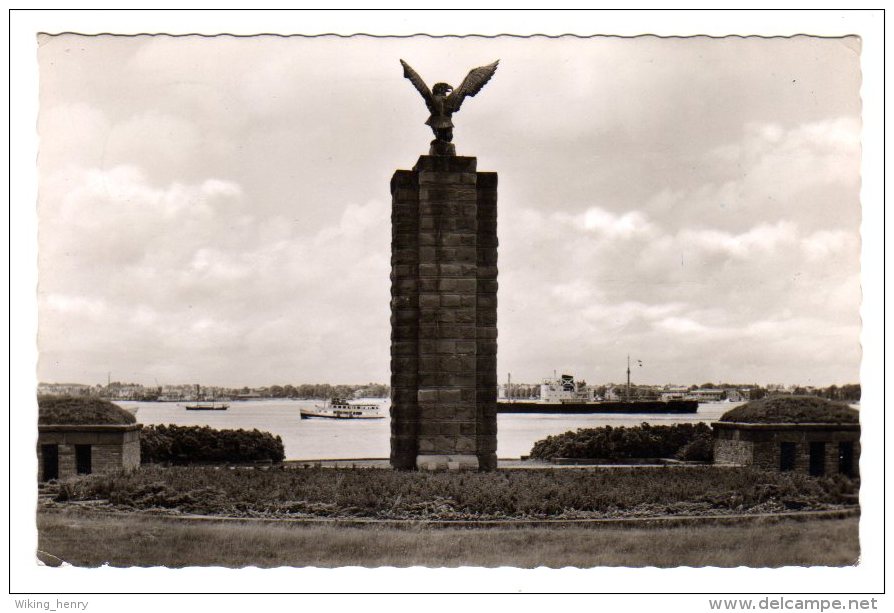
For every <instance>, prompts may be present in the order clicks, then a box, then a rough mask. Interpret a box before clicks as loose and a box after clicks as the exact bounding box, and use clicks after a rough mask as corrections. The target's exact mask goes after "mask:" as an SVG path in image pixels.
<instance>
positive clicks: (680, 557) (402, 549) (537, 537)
mask: <svg viewBox="0 0 894 613" xmlns="http://www.w3.org/2000/svg"><path fill="white" fill-rule="evenodd" d="M37 523H38V530H39V537H38V543H39V545H38V547H39V549H40V550H42V551H45V552H48V553H50V554H52V555H53V556H56V557H58V558H60V559H62V560H64V561H66V562H68V563H70V564H73V565H75V566H87V567H95V566H100V565H102V564H109V565H111V566H121V567H127V566H167V567H184V566H224V567H230V568H241V567H245V566H259V567H265V568H269V567H276V566H317V567H338V566H398V567H408V566H432V567H457V566H484V567H495V566H504V565H508V566H515V567H520V568H533V567H537V566H547V567H551V568H559V567H564V566H577V567H594V566H630V567H643V566H657V567H676V566H719V567H735V566H749V567H780V566H846V565H851V564H855V563H856V562H857V558H858V556H859V535H858V521H857V519H856V518H851V519H838V520H814V521H807V522H794V521H781V522H778V523H748V524H745V525H736V526H711V525H700V526H685V527H672V528H634V529H631V528H625V529H613V528H577V527H573V528H511V527H510V528H505V527H503V528H483V529H462V528H456V529H454V528H441V529H426V528H421V527H408V528H393V527H382V526H376V527H370V528H352V527H334V526H320V525H303V524H288V523H279V524H277V523H272V522H244V521H231V522H216V521H213V522H192V521H184V520H177V519H173V518H164V517H150V516H145V515H129V516H91V515H88V514H85V513H79V512H76V511H66V512H49V513H48V512H41V513H38V518H37Z"/></svg>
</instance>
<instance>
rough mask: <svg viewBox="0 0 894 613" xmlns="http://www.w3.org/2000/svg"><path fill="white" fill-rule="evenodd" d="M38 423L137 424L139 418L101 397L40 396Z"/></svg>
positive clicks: (38, 401)
mask: <svg viewBox="0 0 894 613" xmlns="http://www.w3.org/2000/svg"><path fill="white" fill-rule="evenodd" d="M37 408H38V413H37V423H38V424H40V425H50V424H56V425H60V424H76V425H85V424H103V425H108V424H135V423H137V418H136V417H134V415H133V414H132V413H131V412H130V411H125V410H124V409H122V408H121V407H119V406H118V405H117V404H112V403H111V402H109V401H108V400H103V399H101V398H77V397H74V396H38V398H37Z"/></svg>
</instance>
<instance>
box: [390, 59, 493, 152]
mask: <svg viewBox="0 0 894 613" xmlns="http://www.w3.org/2000/svg"><path fill="white" fill-rule="evenodd" d="M499 63H500V60H497V61H496V62H494V63H493V64H488V65H487V66H479V67H478V68H473V69H472V70H470V71H469V74H467V75H466V78H465V79H463V82H462V83H461V84H460V86H459V87H457V88H456V89H454V88H453V87H451V86H450V85H448V84H447V83H435V86H434V87H433V88H432V89H431V90H429V89H428V86H427V85H426V84H425V81H423V80H422V77H420V76H419V74H418V73H417V72H416V71H415V70H413V69H412V68H411V67H410V65H409V64H407V63H406V62H405V61H403V60H401V61H400V65H401V66H403V67H404V77H406V78H407V79H409V80H410V82H411V83H412V84H413V86H414V87H415V88H416V89H417V90H418V91H419V93H420V94H422V98H423V100H425V106H427V107H428V110H429V112H430V113H431V115H430V116H429V118H428V120H427V121H426V122H425V124H426V125H427V126H430V127H431V129H432V132H434V134H435V140H433V141H432V142H431V150H430V152H429V154H430V155H456V149H455V148H454V146H453V144H452V141H453V121H452V117H453V114H454V113H456V112H457V111H459V108H460V107H461V106H462V103H463V100H465V99H466V96H474V95H475V94H477V93H478V92H480V91H481V88H482V87H484V85H485V84H486V83H487V82H488V81H490V78H491V77H492V76H494V73H495V72H496V71H497V64H499Z"/></svg>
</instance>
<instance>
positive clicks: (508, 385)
mask: <svg viewBox="0 0 894 613" xmlns="http://www.w3.org/2000/svg"><path fill="white" fill-rule="evenodd" d="M506 398H507V399H508V400H509V404H512V373H507V375H506Z"/></svg>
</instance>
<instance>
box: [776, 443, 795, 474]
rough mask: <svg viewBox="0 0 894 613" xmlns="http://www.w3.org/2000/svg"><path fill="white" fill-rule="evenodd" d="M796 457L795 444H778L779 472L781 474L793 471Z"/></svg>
mask: <svg viewBox="0 0 894 613" xmlns="http://www.w3.org/2000/svg"><path fill="white" fill-rule="evenodd" d="M797 457H798V445H797V443H779V470H780V471H782V472H786V471H790V470H795V459H796V458H797Z"/></svg>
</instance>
